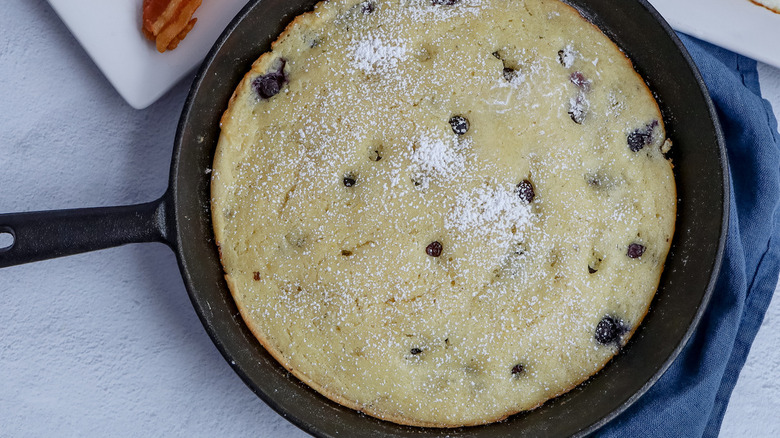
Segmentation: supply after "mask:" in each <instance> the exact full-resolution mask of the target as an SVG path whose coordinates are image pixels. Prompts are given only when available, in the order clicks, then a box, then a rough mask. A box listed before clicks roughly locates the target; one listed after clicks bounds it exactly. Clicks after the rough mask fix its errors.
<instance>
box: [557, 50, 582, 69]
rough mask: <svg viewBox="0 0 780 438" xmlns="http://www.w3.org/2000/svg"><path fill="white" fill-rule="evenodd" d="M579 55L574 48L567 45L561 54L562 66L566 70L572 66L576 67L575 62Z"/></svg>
mask: <svg viewBox="0 0 780 438" xmlns="http://www.w3.org/2000/svg"><path fill="white" fill-rule="evenodd" d="M578 54H579V53H578V52H577V51H576V50H574V46H572V45H571V44H567V45H566V47H564V48H563V50H561V53H560V54H559V56H560V61H561V64H563V66H564V67H566V68H571V66H572V65H574V60H575V59H576V58H577V55H578Z"/></svg>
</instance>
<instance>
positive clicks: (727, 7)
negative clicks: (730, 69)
mask: <svg viewBox="0 0 780 438" xmlns="http://www.w3.org/2000/svg"><path fill="white" fill-rule="evenodd" d="M649 1H650V3H652V4H653V6H654V7H655V8H656V9H657V10H658V12H660V13H661V15H662V16H663V17H664V18H665V19H666V21H668V22H669V24H670V25H671V26H672V27H673V28H674V29H675V30H679V31H681V32H683V33H687V34H688V35H691V36H695V37H696V38H699V39H702V40H704V41H708V42H710V43H713V44H716V45H718V46H721V47H724V48H726V49H729V50H731V51H733V52H737V53H740V54H742V55H745V56H748V57H750V58H753V59H755V60H758V61H761V62H764V63H766V64H769V65H773V66H775V67H778V68H780V14H776V13H774V12H772V11H770V10H768V9H765V8H763V7H761V6H758V5H756V4H754V3H751V2H750V1H749V0H649Z"/></svg>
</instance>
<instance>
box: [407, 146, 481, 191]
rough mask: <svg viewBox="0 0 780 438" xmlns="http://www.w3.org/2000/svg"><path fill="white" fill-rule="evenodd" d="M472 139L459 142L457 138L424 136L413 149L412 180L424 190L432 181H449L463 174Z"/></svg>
mask: <svg viewBox="0 0 780 438" xmlns="http://www.w3.org/2000/svg"><path fill="white" fill-rule="evenodd" d="M469 146H471V141H470V139H468V140H463V141H459V140H458V139H457V138H455V137H451V138H450V139H447V140H442V139H441V138H436V137H433V136H428V135H424V136H422V137H420V138H419V139H417V141H416V142H415V144H414V146H413V147H412V156H411V161H412V169H411V174H412V179H413V180H414V181H415V182H416V184H418V185H420V186H421V187H422V188H423V189H426V188H428V185H429V184H430V181H431V180H439V181H449V180H452V179H453V178H454V177H455V176H457V175H458V174H460V173H462V172H463V171H464V169H465V167H466V154H465V152H466V149H468V148H469Z"/></svg>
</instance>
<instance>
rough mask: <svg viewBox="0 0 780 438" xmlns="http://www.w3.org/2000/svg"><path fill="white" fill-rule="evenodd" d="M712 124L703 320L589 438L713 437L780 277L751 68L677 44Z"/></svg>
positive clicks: (767, 129) (779, 225)
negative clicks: (722, 145)
mask: <svg viewBox="0 0 780 438" xmlns="http://www.w3.org/2000/svg"><path fill="white" fill-rule="evenodd" d="M680 38H681V39H682V41H683V43H684V44H685V46H686V47H687V48H688V51H689V52H690V54H691V56H692V57H693V60H694V61H695V62H696V65H697V66H698V67H699V70H700V71H701V74H702V76H703V77H704V82H705V83H706V84H707V87H708V88H709V91H710V95H711V96H712V100H713V102H714V103H715V108H716V109H717V112H718V117H719V118H720V123H721V126H722V128H723V133H724V136H725V139H726V151H727V153H728V160H729V171H730V174H731V207H730V213H731V219H730V221H729V227H728V240H727V242H726V251H725V257H724V259H723V267H722V268H721V272H720V276H719V277H718V281H717V284H716V287H715V291H714V295H713V297H712V300H711V301H710V304H709V307H708V308H707V311H706V312H705V313H704V316H703V318H702V320H701V322H700V324H699V327H698V328H697V329H696V332H695V333H694V335H693V337H692V338H691V339H690V341H689V342H688V344H687V345H686V347H685V349H683V351H682V352H681V354H680V356H679V357H678V358H677V359H676V360H675V362H674V363H673V364H672V366H671V367H670V368H669V370H668V371H667V372H666V373H665V374H664V375H663V377H661V379H660V380H659V381H658V382H657V383H656V384H655V385H654V386H653V387H652V388H650V390H649V391H648V392H647V393H646V394H645V395H643V396H642V397H641V398H640V399H639V400H638V401H637V402H636V403H634V404H633V405H632V406H631V407H630V408H629V409H627V410H626V411H625V412H624V413H622V414H621V415H619V416H618V417H617V418H615V419H614V420H613V421H611V422H610V423H608V424H607V425H606V426H605V427H604V428H602V429H601V430H599V431H598V432H597V435H598V436H605V437H699V436H707V437H714V436H717V435H718V432H719V430H720V425H721V421H722V420H723V414H724V413H725V411H726V406H727V404H728V401H729V397H730V396H731V391H732V390H733V389H734V385H735V384H736V382H737V377H738V376H739V372H740V370H741V369H742V366H743V365H744V364H745V359H746V358H747V355H748V352H749V351H750V345H751V344H752V343H753V339H754V338H755V336H756V333H757V332H758V329H759V327H760V326H761V322H762V321H763V319H764V314H765V312H766V309H767V307H768V306H769V301H770V300H771V298H772V294H773V292H774V290H775V286H776V284H777V278H778V271H780V208H778V207H779V206H780V138H778V134H777V120H776V119H775V117H774V115H773V114H772V108H771V107H770V105H769V102H767V101H766V100H764V99H762V98H761V91H760V89H759V84H758V71H757V70H756V62H755V61H753V60H751V59H748V58H745V57H743V56H740V55H737V54H735V53H732V52H729V51H728V50H725V49H722V48H719V47H716V46H713V45H711V44H708V43H706V42H703V41H700V40H697V39H695V38H692V37H689V36H686V35H680Z"/></svg>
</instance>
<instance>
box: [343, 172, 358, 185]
mask: <svg viewBox="0 0 780 438" xmlns="http://www.w3.org/2000/svg"><path fill="white" fill-rule="evenodd" d="M356 182H357V181H356V180H355V175H353V174H351V173H350V174H347V175H344V186H345V187H352V186H354V185H355V183H356Z"/></svg>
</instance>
